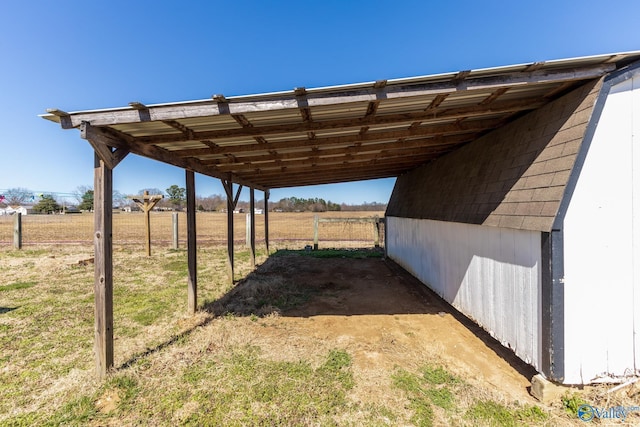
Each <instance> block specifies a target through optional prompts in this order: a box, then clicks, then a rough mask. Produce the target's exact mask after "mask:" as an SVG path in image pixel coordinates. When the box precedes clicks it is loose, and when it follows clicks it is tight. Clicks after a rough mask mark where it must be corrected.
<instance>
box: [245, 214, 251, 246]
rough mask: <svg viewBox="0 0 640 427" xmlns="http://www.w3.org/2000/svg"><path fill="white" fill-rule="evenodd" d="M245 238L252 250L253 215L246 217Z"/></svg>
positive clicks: (246, 243)
mask: <svg viewBox="0 0 640 427" xmlns="http://www.w3.org/2000/svg"><path fill="white" fill-rule="evenodd" d="M244 223H245V224H244V233H245V234H244V236H245V241H246V242H245V245H246V247H247V248H251V214H250V213H247V214H246V215H245V221H244Z"/></svg>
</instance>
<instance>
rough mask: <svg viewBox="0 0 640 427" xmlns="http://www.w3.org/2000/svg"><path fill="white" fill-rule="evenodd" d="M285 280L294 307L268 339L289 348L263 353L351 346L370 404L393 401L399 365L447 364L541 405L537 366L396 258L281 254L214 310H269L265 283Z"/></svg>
mask: <svg viewBox="0 0 640 427" xmlns="http://www.w3.org/2000/svg"><path fill="white" fill-rule="evenodd" d="M285 282H288V283H287V285H286V286H287V289H288V291H289V292H291V294H290V295H289V296H287V295H286V292H285V294H284V295H282V293H283V290H282V289H280V290H279V292H280V293H281V296H282V297H283V298H290V299H291V300H292V307H291V308H286V307H285V308H284V309H281V310H277V312H278V314H279V317H278V318H277V319H274V320H273V321H271V322H267V323H268V327H265V328H263V332H264V334H263V335H264V336H263V337H262V338H261V340H268V341H279V342H281V343H283V344H284V345H280V346H278V345H275V346H271V345H266V346H264V347H263V348H273V349H274V351H275V352H276V353H277V355H279V357H283V358H290V359H294V360H295V359H296V358H298V357H300V356H301V355H303V354H308V353H310V351H308V349H310V348H315V349H317V348H318V347H320V348H327V349H329V348H336V347H339V348H344V349H345V350H347V351H348V352H349V353H350V354H352V355H353V356H354V368H355V370H356V372H355V374H356V375H357V376H358V377H359V379H360V381H359V382H358V384H359V385H360V386H359V390H358V398H359V399H361V400H362V401H376V400H377V399H378V398H379V397H381V395H385V396H388V391H386V390H382V389H381V387H383V388H386V387H388V386H389V384H388V382H389V376H388V372H390V371H393V369H394V367H396V366H418V365H419V364H420V363H424V361H431V360H434V359H435V358H437V359H440V360H442V361H443V362H444V363H446V368H447V369H448V370H450V371H452V372H454V373H456V374H457V375H460V376H461V377H464V378H465V379H468V380H469V381H470V382H476V383H479V384H483V386H484V387H486V386H487V385H489V386H490V388H494V389H495V390H496V391H498V392H499V393H500V394H501V395H502V397H503V398H504V399H505V400H507V401H514V400H517V401H520V402H529V403H535V400H534V399H533V398H532V397H531V396H530V394H529V392H528V387H529V386H530V379H531V377H532V376H533V375H535V370H534V369H533V368H531V367H529V366H528V365H526V364H524V362H522V361H520V360H519V359H517V358H516V357H515V355H513V353H511V352H510V351H509V350H507V349H505V348H504V347H502V346H501V345H500V344H499V343H497V342H496V341H495V340H493V339H492V338H491V337H490V336H489V335H488V334H487V333H486V332H485V331H483V330H482V329H480V328H479V327H477V326H476V325H474V324H472V323H471V322H470V321H468V320H466V319H465V318H464V317H463V316H461V315H460V314H459V313H458V312H456V311H455V309H453V308H452V307H451V306H449V305H448V304H446V303H445V302H444V301H442V300H441V299H440V298H439V297H438V296H437V295H435V294H434V293H432V292H431V291H430V290H428V289H427V288H426V287H425V286H424V285H423V284H421V283H420V282H419V281H417V279H415V278H414V277H412V276H411V275H409V274H408V273H407V272H406V271H404V270H403V269H401V268H400V267H398V266H397V265H396V264H395V263H393V262H392V261H390V260H383V259H380V258H366V259H351V258H314V257H311V256H301V255H299V254H292V255H287V256H281V257H272V258H270V259H269V260H267V261H266V262H265V263H264V264H263V265H262V266H260V267H259V268H258V269H257V270H256V271H255V272H254V273H252V274H250V275H249V276H248V277H247V279H246V280H245V281H244V282H243V283H241V284H239V285H238V286H237V287H236V288H234V290H233V291H232V292H230V293H229V294H227V296H226V297H225V298H222V299H221V300H219V301H218V302H217V303H215V304H214V307H213V310H214V312H216V314H223V312H224V311H228V312H233V313H234V314H239V315H247V316H248V315H255V314H260V315H263V314H266V313H265V312H268V311H271V310H273V307H272V306H270V305H269V297H270V296H269V295H266V294H265V292H266V291H264V290H262V291H261V289H263V288H265V286H264V284H265V283H267V284H273V283H285ZM285 305H286V303H285ZM277 355H274V356H276V357H277ZM287 355H288V357H287Z"/></svg>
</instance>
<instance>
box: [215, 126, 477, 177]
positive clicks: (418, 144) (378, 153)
mask: <svg viewBox="0 0 640 427" xmlns="http://www.w3.org/2000/svg"><path fill="white" fill-rule="evenodd" d="M475 138H476V134H472V135H464V137H463V136H460V137H458V138H449V139H444V138H429V139H420V140H412V141H396V142H393V143H388V144H372V145H367V146H360V147H347V148H341V149H340V148H336V149H331V150H315V151H311V150H308V151H305V152H297V153H285V154H267V155H264V156H250V157H239V158H237V159H235V160H236V163H224V164H220V165H218V168H219V169H220V170H222V171H233V172H235V173H236V174H242V173H243V172H244V171H247V170H266V169H276V168H280V167H283V166H284V167H288V166H296V165H299V166H305V165H320V164H325V163H328V164H331V163H336V162H344V161H348V160H356V159H369V160H373V159H377V158H383V157H395V156H413V155H420V154H427V153H437V152H440V151H442V149H446V150H447V151H448V150H449V149H450V148H451V146H455V145H459V144H463V143H465V142H469V141H472V140H473V139H475Z"/></svg>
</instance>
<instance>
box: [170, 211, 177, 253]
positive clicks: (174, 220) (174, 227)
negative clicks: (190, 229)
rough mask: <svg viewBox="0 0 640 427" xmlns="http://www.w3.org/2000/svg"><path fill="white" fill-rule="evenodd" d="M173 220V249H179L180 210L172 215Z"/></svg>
mask: <svg viewBox="0 0 640 427" xmlns="http://www.w3.org/2000/svg"><path fill="white" fill-rule="evenodd" d="M171 221H172V224H173V249H178V212H174V213H173V215H171Z"/></svg>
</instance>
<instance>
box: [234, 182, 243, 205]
mask: <svg viewBox="0 0 640 427" xmlns="http://www.w3.org/2000/svg"><path fill="white" fill-rule="evenodd" d="M241 192H242V185H240V186H238V192H237V193H236V196H235V197H234V198H233V209H234V210H235V209H236V206H238V200H240V193H241Z"/></svg>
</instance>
